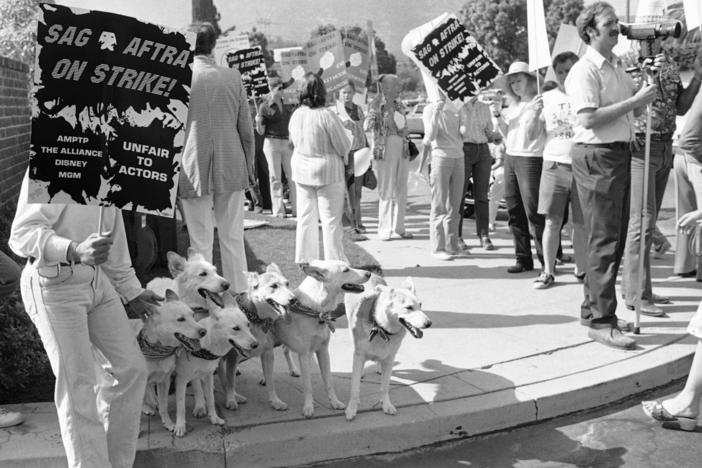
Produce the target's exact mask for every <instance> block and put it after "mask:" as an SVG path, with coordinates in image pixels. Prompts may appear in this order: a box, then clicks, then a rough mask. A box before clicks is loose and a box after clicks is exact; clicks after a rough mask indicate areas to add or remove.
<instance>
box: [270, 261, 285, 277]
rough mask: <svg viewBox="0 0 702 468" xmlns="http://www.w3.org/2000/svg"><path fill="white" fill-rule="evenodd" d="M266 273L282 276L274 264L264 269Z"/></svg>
mask: <svg viewBox="0 0 702 468" xmlns="http://www.w3.org/2000/svg"><path fill="white" fill-rule="evenodd" d="M266 272H268V273H278V274H279V275H282V274H283V272H282V271H280V267H279V266H278V265H276V264H275V263H271V264H269V265H268V266H267V267H266Z"/></svg>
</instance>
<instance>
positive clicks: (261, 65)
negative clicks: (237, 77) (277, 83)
mask: <svg viewBox="0 0 702 468" xmlns="http://www.w3.org/2000/svg"><path fill="white" fill-rule="evenodd" d="M226 60H227V66H229V68H236V69H237V70H239V73H241V81H242V83H243V84H244V88H246V95H247V96H248V97H249V98H256V97H261V96H265V95H266V94H268V93H269V92H270V88H269V87H268V72H267V70H266V61H265V60H264V58H263V51H262V50H261V47H260V46H256V47H251V48H250V49H242V50H237V51H236V52H229V53H227V55H226Z"/></svg>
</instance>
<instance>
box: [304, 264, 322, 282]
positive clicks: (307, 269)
mask: <svg viewBox="0 0 702 468" xmlns="http://www.w3.org/2000/svg"><path fill="white" fill-rule="evenodd" d="M302 271H303V272H304V273H305V274H306V275H307V276H311V277H312V278H314V279H316V280H317V281H319V282H320V283H321V282H323V281H324V270H323V269H321V268H319V267H316V266H312V265H310V264H307V263H306V264H304V265H302Z"/></svg>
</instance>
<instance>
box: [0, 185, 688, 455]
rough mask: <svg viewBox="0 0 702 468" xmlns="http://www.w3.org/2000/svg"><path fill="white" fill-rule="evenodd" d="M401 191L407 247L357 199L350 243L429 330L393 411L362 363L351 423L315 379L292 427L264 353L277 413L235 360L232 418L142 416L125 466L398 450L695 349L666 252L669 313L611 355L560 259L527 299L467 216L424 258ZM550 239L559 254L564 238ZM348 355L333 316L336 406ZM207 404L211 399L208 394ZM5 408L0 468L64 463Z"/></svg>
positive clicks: (488, 423)
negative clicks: (181, 423) (453, 240)
mask: <svg viewBox="0 0 702 468" xmlns="http://www.w3.org/2000/svg"><path fill="white" fill-rule="evenodd" d="M669 189H670V190H672V183H671V184H669ZM410 194H411V196H410V198H409V210H408V230H409V231H410V232H412V233H414V234H415V238H414V239H411V240H392V241H390V242H382V241H378V240H376V236H375V234H374V231H373V228H374V223H375V216H376V215H377V203H376V198H374V193H373V192H366V193H365V194H364V196H365V199H364V203H363V209H364V214H365V215H366V216H364V221H365V224H366V225H367V226H368V227H369V228H371V231H370V232H369V237H370V238H371V240H368V241H365V242H363V243H361V244H360V245H361V246H363V247H364V248H365V249H366V250H368V251H369V252H370V253H371V254H372V255H373V256H375V257H376V258H377V259H378V261H379V262H380V264H381V265H382V266H383V270H384V273H385V277H386V279H387V281H388V283H390V285H400V284H401V283H402V281H403V280H404V278H405V277H407V276H411V277H412V278H413V279H414V282H415V285H416V288H417V292H418V295H419V296H420V298H421V300H422V302H423V306H424V310H425V312H426V313H427V314H428V315H429V317H430V318H431V319H432V321H433V325H432V327H431V328H430V329H428V330H426V331H425V333H424V337H423V338H422V339H414V338H412V337H411V336H409V335H408V336H407V337H406V338H405V341H404V343H403V345H402V347H401V348H400V352H399V354H398V355H397V363H396V365H395V368H394V372H393V378H392V390H391V397H392V399H393V402H394V403H395V405H396V406H397V408H398V414H397V415H396V416H387V415H385V414H383V413H382V410H381V409H380V406H379V404H378V393H377V392H378V380H379V376H378V375H377V374H376V373H375V365H371V364H370V363H369V364H367V368H366V377H365V379H364V383H363V386H362V396H361V398H362V402H361V403H362V406H361V411H360V412H359V414H358V416H357V417H356V419H355V420H354V421H353V422H347V421H346V419H345V417H344V413H343V411H336V410H332V409H331V408H330V407H329V403H328V401H327V399H326V397H325V395H324V391H323V386H322V384H321V381H320V379H319V375H318V374H315V376H314V381H315V384H314V387H315V400H316V405H317V406H316V412H315V415H314V417H313V418H312V419H305V418H304V417H302V414H301V410H302V388H301V383H300V379H299V378H293V377H291V376H289V375H288V374H287V368H286V366H285V364H284V360H283V358H282V355H281V354H280V353H278V354H277V360H276V379H277V387H278V393H279V395H280V397H281V398H282V399H283V400H284V401H286V402H287V403H288V404H289V406H290V408H289V409H288V410H287V411H285V412H276V411H274V410H273V409H271V408H270V407H269V405H268V402H267V401H266V396H265V391H264V389H263V388H261V387H260V386H259V385H258V381H259V379H260V378H261V370H260V365H259V362H258V361H257V360H256V361H251V362H246V363H244V365H243V367H242V375H241V377H240V378H239V382H240V384H239V386H238V390H239V392H240V393H242V394H244V395H246V396H247V397H248V399H249V400H248V403H247V404H244V405H241V406H240V408H239V409H238V410H237V411H228V410H226V409H224V408H223V406H220V407H219V408H220V415H222V416H223V417H225V418H226V419H227V423H228V425H227V426H226V427H225V428H219V427H215V426H211V425H210V424H209V423H208V421H207V420H206V419H195V418H194V417H192V416H190V417H189V419H188V423H189V433H188V435H187V436H186V437H184V438H174V437H172V435H171V433H169V432H168V431H166V430H165V429H163V428H162V427H161V426H160V420H159V419H158V417H151V418H147V417H144V418H143V419H142V429H143V434H142V436H141V437H140V440H139V453H138V456H137V463H136V465H135V466H138V467H149V468H153V467H169V468H171V467H191V466H199V467H203V468H204V467H224V466H230V467H231V466H246V467H253V466H291V465H296V464H303V463H311V462H314V461H321V460H331V459H336V458H346V457H350V456H354V455H362V454H370V453H382V452H395V451H403V450H407V449H409V448H413V447H418V446H421V445H426V444H431V443H435V442H440V441H448V440H453V439H457V438H461V437H466V436H472V435H476V434H483V433H487V432H491V431H496V430H500V429H505V428H510V427H515V426H518V425H523V424H529V423H534V422H538V421H541V420H545V419H549V418H553V417H555V416H559V415H563V414H567V413H571V412H574V411H578V410H582V409H586V408H593V407H597V406H600V405H604V404H607V403H610V402H612V401H616V400H618V399H621V398H623V397H625V396H627V395H631V394H634V393H637V392H641V391H643V390H646V389H649V388H653V387H656V386H660V385H664V384H666V383H668V382H670V381H671V380H674V379H679V378H682V377H684V376H685V375H686V374H687V371H688V369H689V365H690V362H691V354H692V352H693V351H694V346H695V340H694V339H692V338H690V337H688V336H687V334H686V332H685V327H686V325H687V322H688V320H689V318H690V317H691V315H692V314H693V313H694V311H695V310H696V308H697V304H698V302H699V283H696V282H695V281H694V279H692V280H691V279H687V278H686V279H683V278H678V277H676V276H673V274H672V262H673V256H672V253H668V254H666V255H665V258H663V259H660V260H653V261H652V271H653V276H654V289H655V292H656V293H658V294H662V295H666V296H670V297H671V298H672V299H673V304H672V305H664V306H663V308H664V309H665V311H666V312H667V313H668V315H669V316H668V317H667V318H648V317H644V318H643V320H642V324H641V325H642V330H641V335H639V336H638V337H636V339H637V342H638V344H639V346H638V348H637V349H636V350H633V351H618V350H614V349H610V348H606V347H604V346H601V345H599V344H596V343H594V342H592V341H591V340H590V339H588V337H587V333H586V329H585V328H584V327H582V326H581V325H580V324H579V304H580V301H581V298H582V286H581V284H580V283H578V282H577V280H576V279H575V278H574V277H573V275H572V269H573V265H572V264H567V265H565V266H562V267H559V270H558V272H559V275H558V276H557V278H556V284H555V286H553V287H552V288H550V289H547V290H534V289H533V288H532V282H533V280H534V279H535V277H536V276H537V275H538V272H537V271H533V272H529V273H523V274H518V275H508V274H507V273H506V268H507V266H509V265H511V264H512V263H513V261H514V260H513V258H514V257H513V255H514V252H513V247H512V241H511V235H510V234H509V231H508V230H507V227H506V222H504V221H503V222H501V223H499V226H498V230H497V232H496V233H495V234H494V235H493V236H492V238H493V242H494V243H495V245H496V246H497V247H498V248H497V250H495V251H484V250H483V249H481V248H480V247H479V246H478V243H477V239H476V238H475V236H474V235H473V233H474V231H475V229H474V223H473V221H472V220H466V224H465V231H464V232H465V234H466V236H465V237H466V240H467V242H468V243H469V245H471V246H472V249H471V252H470V254H469V255H467V256H466V257H465V258H461V259H457V260H454V261H450V262H442V261H440V260H436V259H434V258H433V257H431V256H430V254H429V240H428V210H429V205H428V187H427V185H426V182H425V180H424V179H422V178H421V177H419V176H416V175H411V177H410ZM670 206H671V205H670V197H667V198H666V201H665V202H664V208H666V209H665V210H664V211H663V213H662V215H661V223H660V226H661V228H662V229H663V230H664V232H666V233H667V234H672V232H671V229H672V227H673V220H672V216H673V215H674V213H673V212H672V211H671V210H670ZM564 243H565V246H566V247H569V245H570V242H569V241H568V240H566V241H565V242H564ZM566 252H569V253H570V249H569V248H566ZM618 314H619V316H620V317H621V318H625V319H627V320H631V321H633V318H634V317H633V314H634V313H633V312H630V311H628V310H626V309H625V308H624V306H623V304H620V308H619V310H618ZM352 355H353V350H352V343H351V340H350V336H349V333H348V331H347V324H346V320H345V319H341V320H340V322H339V324H338V327H337V331H336V333H335V334H334V335H333V336H332V341H331V358H332V359H331V362H332V372H333V376H334V384H335V387H336V390H337V393H338V394H339V398H340V399H341V400H342V401H347V400H348V393H349V378H350V374H351V363H352ZM217 398H218V400H219V401H220V402H221V401H222V394H221V393H218V394H217ZM191 407H192V401H191V400H189V401H188V408H189V409H190V408H191ZM10 409H17V410H19V411H22V412H24V413H25V414H27V421H26V422H25V423H24V424H23V425H21V426H18V427H15V428H11V429H9V430H0V466H3V467H7V468H10V467H23V468H25V467H41V468H48V467H55V466H56V467H58V466H65V458H64V457H63V450H62V446H61V441H60V436H59V432H58V424H57V421H56V416H55V410H54V408H53V405H52V404H34V405H17V406H16V407H15V408H12V407H10ZM171 413H172V416H174V413H175V404H174V402H172V405H171Z"/></svg>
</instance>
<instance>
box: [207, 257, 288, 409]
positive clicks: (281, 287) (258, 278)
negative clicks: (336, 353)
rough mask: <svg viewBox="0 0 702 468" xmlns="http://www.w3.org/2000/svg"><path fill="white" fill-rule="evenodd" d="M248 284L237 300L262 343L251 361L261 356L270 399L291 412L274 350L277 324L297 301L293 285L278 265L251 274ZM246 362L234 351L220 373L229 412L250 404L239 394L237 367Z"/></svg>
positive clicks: (251, 354)
mask: <svg viewBox="0 0 702 468" xmlns="http://www.w3.org/2000/svg"><path fill="white" fill-rule="evenodd" d="M248 283H249V288H248V291H247V292H245V293H242V294H238V295H237V296H236V297H235V299H236V302H237V305H238V306H239V308H240V309H241V310H242V311H243V312H244V314H246V317H247V318H248V319H249V322H251V325H252V327H251V331H252V333H253V335H254V336H255V337H256V341H258V348H256V350H254V351H253V352H251V353H249V356H248V358H252V357H255V356H261V366H262V367H263V376H264V380H263V381H264V382H265V383H266V386H267V389H268V399H269V401H270V402H271V406H273V408H274V409H276V410H278V411H283V410H286V409H288V405H287V404H286V403H285V402H284V401H282V400H281V399H280V398H279V397H278V394H277V393H276V390H275V381H274V379H273V363H274V353H273V349H274V347H275V345H276V340H275V337H274V336H273V324H274V323H275V322H276V321H278V320H280V319H281V318H284V317H285V316H286V315H287V309H286V307H288V306H289V305H290V303H291V302H292V301H294V300H295V294H294V293H293V292H292V290H291V289H290V282H289V281H288V280H287V278H285V277H284V276H283V273H282V272H281V271H280V268H278V265H276V264H275V263H271V264H270V265H268V267H267V268H266V271H265V273H262V274H260V275H259V274H258V273H255V272H249V273H248ZM286 358H289V354H286ZM245 359H247V357H244V356H242V355H241V354H239V353H238V352H237V351H236V350H232V351H230V352H229V353H227V355H226V356H225V357H224V359H222V361H221V362H220V366H219V371H218V374H219V377H220V379H221V381H222V386H223V387H224V388H225V389H226V393H227V403H226V406H227V408H228V409H236V408H237V407H238V404H239V403H245V402H246V398H245V397H244V396H243V395H240V394H238V393H236V367H237V364H238V363H239V362H241V361H243V360H245ZM288 366H289V367H290V366H292V367H291V369H290V372H291V374H292V375H296V374H297V369H295V368H294V365H292V361H291V360H288ZM298 375H299V374H298Z"/></svg>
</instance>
